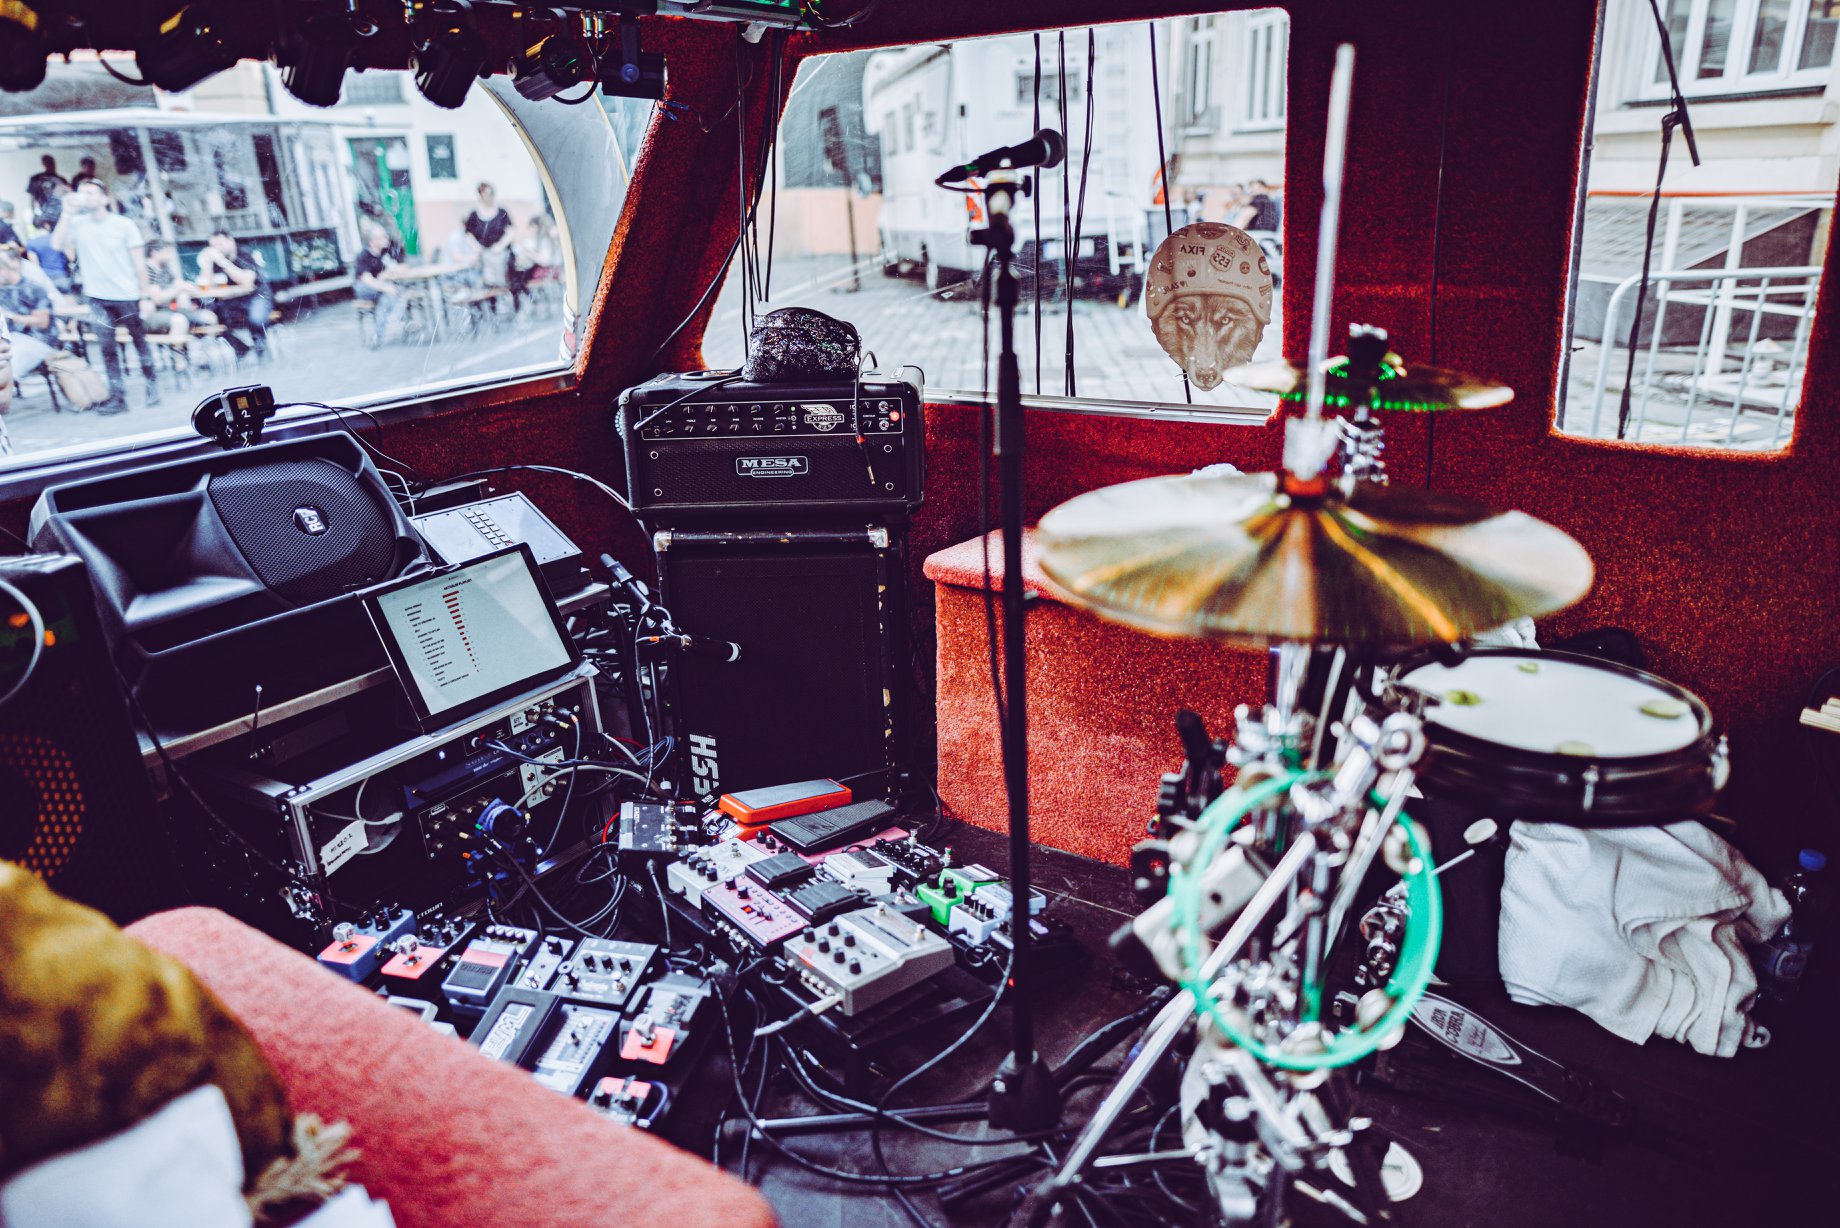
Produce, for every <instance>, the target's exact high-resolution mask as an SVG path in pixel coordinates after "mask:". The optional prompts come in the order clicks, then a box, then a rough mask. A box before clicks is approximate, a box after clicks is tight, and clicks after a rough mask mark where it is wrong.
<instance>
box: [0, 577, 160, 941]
mask: <svg viewBox="0 0 1840 1228" xmlns="http://www.w3.org/2000/svg"><path fill="white" fill-rule="evenodd" d="M0 579H4V580H6V581H7V582H8V584H10V585H12V586H13V587H14V588H16V589H18V590H19V591H20V592H21V593H23V594H24V595H25V597H26V600H28V601H29V602H31V604H32V606H33V607H34V608H35V609H36V610H37V611H38V613H39V616H40V619H41V621H42V623H43V626H44V635H45V644H44V648H43V650H42V651H41V652H40V653H39V656H38V661H37V663H36V664H35V665H30V669H31V673H30V675H29V676H27V677H26V679H25V684H24V686H23V687H22V688H21V689H20V690H19V692H18V693H17V694H16V695H14V696H13V697H12V699H11V700H10V701H8V702H7V704H6V705H5V706H4V707H0V858H4V859H6V860H8V861H14V862H18V863H19V864H21V865H23V866H24V867H25V868H26V869H28V870H30V871H32V872H33V873H34V874H37V875H38V876H39V877H41V878H43V879H45V880H46V881H47V882H49V883H50V884H51V885H52V886H53V887H54V888H56V889H57V890H58V891H60V892H62V893H63V894H65V895H67V896H70V897H71V898H73V899H76V900H80V901H81V902H83V903H85V904H89V905H91V906H92V907H95V908H99V909H101V910H102V911H104V912H106V913H108V914H109V915H110V916H111V917H114V918H115V919H116V920H118V921H128V920H132V919H134V918H135V917H138V916H141V915H143V914H144V913H146V912H149V911H152V910H153V909H155V908H159V907H164V906H166V905H169V904H173V903H177V902H179V898H180V895H181V892H180V890H179V887H178V880H177V875H176V872H175V859H174V858H173V857H172V856H171V849H170V844H169V841H168V839H167V837H166V827H165V824H164V818H163V816H162V815H161V813H160V811H159V810H158V809H157V807H156V805H155V802H154V799H153V793H152V789H151V788H150V787H149V784H148V779H147V773H146V771H145V770H144V768H143V767H142V765H141V757H140V751H139V747H138V746H137V744H136V741H135V736H134V727H133V725H132V723H131V722H130V720H129V717H128V708H127V703H126V700H125V699H124V698H123V695H122V691H121V687H120V683H119V682H118V681H117V679H116V676H115V671H114V669H113V668H112V666H111V665H110V663H109V652H108V645H107V643H106V642H105V641H104V639H103V636H102V628H101V625H100V624H99V622H98V621H97V618H96V608H95V601H94V599H93V597H92V596H91V592H90V584H89V578H88V576H87V575H86V573H85V570H84V567H83V564H82V562H81V561H80V560H78V559H75V558H71V557H69V556H68V555H27V556H24V557H20V558H4V559H0ZM34 634H35V632H34V628H33V627H32V620H31V618H30V616H29V615H28V614H27V613H26V611H25V610H24V609H23V608H22V607H21V606H20V604H19V602H18V601H17V600H16V598H15V596H14V595H13V594H12V593H9V592H8V591H6V590H5V589H3V588H0V695H4V694H6V693H7V692H8V691H11V690H12V689H13V686H14V684H15V683H17V682H18V681H19V679H20V677H21V675H22V673H23V672H24V671H25V670H26V669H27V668H28V665H29V663H30V662H31V659H32V637H33V635H34Z"/></svg>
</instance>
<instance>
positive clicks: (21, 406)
mask: <svg viewBox="0 0 1840 1228" xmlns="http://www.w3.org/2000/svg"><path fill="white" fill-rule="evenodd" d="M561 329H562V322H561V318H560V314H559V311H558V310H557V309H555V308H550V309H548V310H546V311H540V310H539V309H538V308H536V307H527V309H526V310H525V312H524V313H523V314H521V315H518V316H516V317H512V318H509V319H506V320H503V321H497V322H494V321H487V322H485V323H484V324H482V325H481V326H480V327H479V328H478V329H477V330H476V331H475V332H473V333H468V334H460V335H455V336H451V337H448V338H445V339H443V340H440V341H438V342H434V343H429V342H426V341H423V340H420V339H419V338H417V337H414V336H412V337H410V338H409V339H407V340H404V341H397V342H393V343H392V344H390V345H386V346H384V347H382V348H381V349H376V350H372V349H367V348H365V347H364V346H363V345H362V344H361V343H360V342H359V339H358V322H357V310H356V307H355V306H354V305H353V304H352V303H351V302H350V301H349V300H346V301H344V302H338V303H332V304H329V305H327V306H325V307H321V308H319V309H317V310H309V311H303V312H300V313H298V314H296V315H295V316H294V318H292V319H289V320H288V321H286V322H284V323H282V324H279V325H274V326H271V327H270V330H269V336H270V338H271V341H272V342H273V345H272V348H271V352H270V357H269V359H268V361H266V362H264V363H260V364H256V365H247V364H246V365H244V366H242V367H240V368H239V367H238V366H237V365H236V364H235V362H234V360H233V358H232V356H231V353H230V349H229V347H228V346H227V345H225V344H224V343H223V342H221V341H211V342H201V343H196V344H195V349H196V351H197V358H196V360H195V367H194V369H193V370H191V371H190V372H178V371H174V370H171V369H164V370H162V371H161V376H160V378H161V387H162V392H163V396H162V397H161V400H160V402H159V404H157V405H148V404H147V403H146V402H145V399H144V398H143V396H142V394H141V388H140V382H141V381H140V372H139V367H138V365H137V360H136V359H135V357H134V351H133V349H132V348H131V347H127V348H125V349H124V354H123V357H124V360H125V362H126V364H127V367H128V370H129V371H130V373H131V374H130V375H129V378H128V388H129V393H128V404H129V412H127V413H125V414H115V415H109V416H105V415H100V414H96V413H75V412H71V411H70V410H69V409H68V408H66V409H65V410H64V412H62V413H59V412H56V411H55V410H54V409H53V407H52V403H51V397H50V395H49V393H48V392H47V390H46V387H45V381H44V379H43V378H42V377H41V376H38V375H33V376H30V377H29V378H27V379H26V380H25V381H24V382H23V383H22V384H21V385H20V386H19V390H18V395H17V396H16V397H15V399H14V402H13V408H12V411H11V412H10V413H8V414H7V415H6V419H5V430H6V432H7V434H8V435H9V436H10V437H11V439H12V446H13V455H12V456H11V457H0V465H4V464H6V463H7V462H9V461H11V462H13V463H19V462H22V461H28V462H29V461H31V460H34V459H43V458H46V457H48V456H50V455H55V454H57V453H59V452H62V451H67V450H78V451H81V450H86V449H88V448H93V447H95V446H96V444H97V443H99V442H105V441H106V442H116V441H121V442H127V441H130V440H138V439H144V438H155V437H158V436H160V435H163V434H169V433H170V432H172V431H173V430H175V429H178V430H187V431H189V430H190V424H191V415H192V409H193V407H194V406H195V405H197V404H198V402H199V401H200V400H201V399H202V398H203V397H204V396H205V395H206V394H208V393H210V392H213V391H215V390H217V389H220V388H226V387H234V386H236V385H239V384H254V383H262V384H267V385H269V386H270V387H272V388H273V389H274V390H275V396H276V398H277V399H278V400H280V401H282V402H284V403H285V402H290V401H322V402H326V403H329V404H333V405H340V404H347V403H351V402H354V401H355V402H365V401H373V400H376V399H378V397H379V395H380V394H382V393H385V392H388V391H390V390H393V389H410V388H414V387H416V386H418V385H423V384H428V383H432V382H435V381H438V380H448V379H457V378H461V377H465V376H469V375H483V374H490V373H493V372H498V371H509V370H513V369H515V368H518V367H525V366H530V365H533V364H536V363H542V362H551V361H554V360H555V359H556V356H557V355H558V354H559V353H560V347H561V340H560V339H561ZM156 348H157V347H156ZM155 358H156V362H158V364H159V365H160V366H161V367H163V368H164V367H166V366H167V363H166V362H165V361H164V356H163V355H160V354H157V353H156V355H155ZM96 365H97V369H98V370H100V368H101V360H100V357H98V358H97V360H96Z"/></svg>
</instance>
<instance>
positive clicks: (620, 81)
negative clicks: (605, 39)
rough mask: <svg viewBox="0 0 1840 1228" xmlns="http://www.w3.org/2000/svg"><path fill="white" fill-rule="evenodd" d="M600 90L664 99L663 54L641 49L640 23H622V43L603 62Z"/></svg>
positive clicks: (616, 94) (607, 92)
mask: <svg viewBox="0 0 1840 1228" xmlns="http://www.w3.org/2000/svg"><path fill="white" fill-rule="evenodd" d="M599 67H600V71H599V74H598V75H599V77H600V79H601V93H603V94H612V95H614V96H616V97H620V98H663V97H664V55H663V53H661V52H655V51H641V50H639V23H638V22H636V21H631V20H628V21H623V22H621V23H620V45H619V49H618V50H617V51H610V52H608V53H607V54H606V55H605V56H604V57H602V59H601V62H600V66H599Z"/></svg>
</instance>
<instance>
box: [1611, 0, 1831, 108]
mask: <svg viewBox="0 0 1840 1228" xmlns="http://www.w3.org/2000/svg"><path fill="white" fill-rule="evenodd" d="M1685 2H1686V3H1687V4H1689V5H1690V6H1691V7H1690V9H1689V10H1688V15H1687V30H1686V34H1685V36H1684V37H1682V38H1681V39H1680V41H1679V43H1678V44H1677V45H1676V46H1675V47H1674V67H1675V70H1676V71H1677V72H1678V73H1679V75H1680V92H1681V93H1682V94H1684V95H1685V96H1686V97H1687V98H1688V99H1693V98H1743V97H1749V96H1753V95H1769V94H1790V93H1820V92H1822V91H1823V90H1825V88H1826V86H1827V83H1828V81H1829V80H1830V79H1831V78H1832V76H1833V71H1834V59H1835V58H1836V57H1835V56H1833V55H1830V56H1829V59H1828V62H1827V63H1826V64H1823V65H1821V66H1819V67H1817V68H1801V67H1797V65H1798V64H1799V62H1800V59H1801V54H1802V46H1803V43H1804V41H1805V40H1806V38H1807V31H1808V22H1807V20H1806V19H1805V16H1804V17H1802V18H1801V19H1799V20H1798V19H1797V15H1798V14H1801V12H1802V7H1803V4H1804V3H1805V0H1794V4H1795V8H1794V9H1793V10H1792V11H1791V19H1790V22H1789V26H1788V31H1787V37H1786V38H1785V39H1784V40H1783V45H1782V55H1781V57H1780V58H1779V60H1778V62H1777V66H1776V67H1775V68H1773V69H1767V70H1763V71H1759V72H1752V71H1750V58H1751V48H1752V46H1753V45H1754V43H1755V42H1756V38H1757V18H1758V14H1759V11H1760V9H1761V8H1762V5H1763V2H1764V0H1737V8H1736V10H1735V11H1734V15H1733V18H1732V23H1731V34H1730V36H1729V38H1728V39H1727V42H1726V47H1725V68H1724V71H1723V72H1721V73H1720V74H1719V75H1717V76H1713V77H1701V76H1700V75H1699V64H1700V55H1701V52H1702V50H1703V49H1704V48H1703V44H1704V42H1705V33H1706V18H1707V14H1708V11H1709V9H1710V7H1711V4H1712V0H1685ZM1667 12H1668V9H1667V8H1666V7H1664V8H1663V9H1662V16H1663V17H1666V15H1667ZM1628 19H1629V20H1632V21H1635V22H1636V23H1637V27H1638V29H1637V31H1636V36H1635V37H1634V38H1630V39H1628V40H1627V41H1626V43H1625V51H1624V59H1623V63H1622V64H1620V65H1619V66H1618V68H1619V71H1620V73H1621V74H1622V76H1623V79H1624V81H1625V82H1627V83H1628V85H1627V87H1626V88H1625V90H1624V91H1623V93H1624V97H1623V101H1624V102H1625V103H1648V102H1665V101H1667V99H1668V98H1669V97H1671V96H1672V90H1671V88H1670V86H1669V84H1668V79H1667V70H1666V67H1665V66H1664V64H1663V62H1662V59H1661V38H1660V36H1659V35H1658V34H1657V33H1656V31H1655V23H1654V19H1653V17H1652V16H1651V15H1650V13H1649V11H1648V8H1647V6H1646V5H1643V6H1640V7H1639V9H1635V10H1633V11H1631V12H1630V13H1629V15H1628ZM1657 78H1658V79H1657Z"/></svg>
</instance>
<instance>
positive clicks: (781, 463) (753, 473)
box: [735, 456, 811, 478]
mask: <svg viewBox="0 0 1840 1228" xmlns="http://www.w3.org/2000/svg"><path fill="white" fill-rule="evenodd" d="M735 472H736V473H737V474H739V475H740V476H742V477H744V478H802V477H804V476H805V475H806V474H808V473H810V472H811V461H810V460H809V459H808V458H807V457H803V456H737V457H736V458H735Z"/></svg>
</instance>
